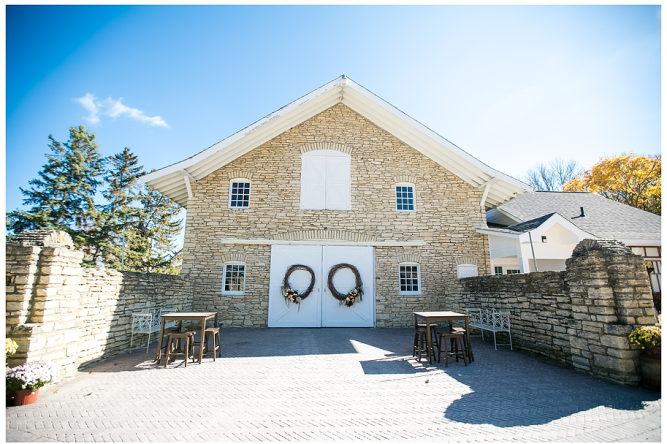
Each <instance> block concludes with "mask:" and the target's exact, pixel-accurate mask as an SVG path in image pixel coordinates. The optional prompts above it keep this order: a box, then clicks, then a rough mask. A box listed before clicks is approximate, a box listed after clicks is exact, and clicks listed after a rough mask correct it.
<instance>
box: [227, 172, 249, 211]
mask: <svg viewBox="0 0 667 444" xmlns="http://www.w3.org/2000/svg"><path fill="white" fill-rule="evenodd" d="M227 207H228V208H249V207H250V181H249V180H248V179H232V180H230V181H229V202H228V204H227Z"/></svg>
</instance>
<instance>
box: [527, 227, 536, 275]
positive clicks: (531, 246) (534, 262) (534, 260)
mask: <svg viewBox="0 0 667 444" xmlns="http://www.w3.org/2000/svg"><path fill="white" fill-rule="evenodd" d="M528 239H530V251H532V252H533V265H534V266H535V271H536V272H537V271H538V270H537V260H536V259H535V248H533V236H531V235H530V231H529V232H528Z"/></svg>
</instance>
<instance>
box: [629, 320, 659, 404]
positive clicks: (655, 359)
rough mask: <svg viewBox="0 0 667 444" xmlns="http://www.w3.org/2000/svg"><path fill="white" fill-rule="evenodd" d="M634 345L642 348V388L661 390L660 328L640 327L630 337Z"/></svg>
mask: <svg viewBox="0 0 667 444" xmlns="http://www.w3.org/2000/svg"><path fill="white" fill-rule="evenodd" d="M628 338H629V339H630V342H631V343H632V344H636V345H639V346H641V348H642V352H641V354H640V355H639V365H640V367H641V370H642V387H644V388H647V389H649V390H658V391H659V390H660V342H661V339H662V329H661V328H660V327H657V326H655V327H648V326H645V327H640V328H637V329H635V330H633V331H632V333H630V335H629V336H628Z"/></svg>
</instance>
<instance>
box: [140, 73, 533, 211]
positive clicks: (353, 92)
mask: <svg viewBox="0 0 667 444" xmlns="http://www.w3.org/2000/svg"><path fill="white" fill-rule="evenodd" d="M343 91H344V92H345V93H344V94H343ZM337 103H342V104H344V105H346V106H348V107H349V108H350V109H352V110H353V111H355V112H357V113H359V114H361V115H362V116H364V117H365V118H367V119H369V120H370V121H372V122H373V123H374V124H376V125H378V126H379V127H381V128H383V129H384V130H386V131H388V132H389V133H391V134H392V135H394V136H395V137H397V138H399V139H400V140H402V141H403V142H404V143H406V144H407V145H409V146H411V147H412V148H414V149H416V150H417V151H419V152H420V153H422V154H424V155H425V156H427V157H429V158H430V159H432V160H433V161H435V162H437V163H438V164H439V165H441V166H442V167H443V168H446V169H447V170H449V171H451V172H452V173H453V174H455V175H456V176H458V177H460V178H461V179H462V180H464V181H466V182H467V183H468V184H470V185H471V186H473V187H476V188H477V187H480V186H484V185H485V184H487V183H489V182H490V181H492V180H494V179H496V180H495V181H494V182H493V186H492V187H488V188H487V195H486V199H485V200H486V202H485V206H486V208H493V207H495V206H497V205H500V204H501V203H503V202H506V201H508V200H510V199H512V198H514V197H516V196H519V195H522V194H524V193H526V192H532V191H533V189H532V188H531V187H530V186H528V185H527V184H525V183H523V182H521V181H519V180H517V179H514V178H513V177H510V176H507V175H506V174H503V173H501V172H499V171H497V170H494V169H493V168H491V167H489V166H488V165H486V164H484V163H482V162H480V161H479V160H477V159H476V158H474V157H473V156H471V155H470V154H468V153H466V152H465V151H463V150H462V149H460V148H459V147H457V146H456V145H454V144H453V143H451V142H449V141H448V140H447V139H445V138H443V137H442V136H440V135H438V134H437V133H435V132H433V131H431V130H430V129H429V128H427V127H425V126H424V125H422V124H421V123H419V122H417V121H416V120H414V119H413V118H411V117H410V116H408V115H407V114H405V113H403V112H402V111H400V110H398V109H396V108H395V107H394V106H392V105H390V104H389V103H387V102H385V101H384V100H382V99H381V98H379V97H378V96H376V95H375V94H373V93H371V92H370V91H368V90H367V89H365V88H363V87H362V86H360V85H359V84H357V83H355V82H353V81H352V80H350V79H348V78H347V77H345V76H341V77H338V78H336V79H334V80H333V81H331V82H329V83H327V84H326V85H324V86H322V87H320V88H318V89H316V90H315V91H313V92H311V93H309V94H307V95H305V96H303V97H301V98H300V99H297V100H296V101H294V102H292V103H290V104H289V105H287V106H285V107H283V108H281V109H279V110H278V111H275V112H273V113H271V114H269V115H268V116H266V117H264V118H263V119H261V120H259V121H257V122H255V123H254V124H252V125H250V126H248V127H247V128H245V129H243V130H241V131H239V132H237V133H236V134H233V135H232V136H230V137H228V138H226V139H224V140H222V141H220V142H218V143H216V144H215V145H213V146H211V147H210V148H208V149H206V150H204V151H202V152H200V153H198V154H196V155H194V156H192V157H190V158H188V159H185V160H183V161H181V162H178V163H176V164H173V165H170V166H167V167H165V168H162V169H160V170H157V171H154V172H152V173H149V174H146V175H145V176H143V177H142V178H141V180H142V182H144V183H146V184H147V185H149V186H151V187H152V188H154V189H155V190H157V191H159V192H160V193H162V194H164V195H166V196H168V197H169V198H171V199H172V200H174V201H175V202H176V203H178V204H179V205H181V206H183V207H187V200H188V190H187V186H186V184H185V182H184V181H183V179H182V175H183V174H187V175H188V176H189V177H190V178H191V180H192V181H195V182H196V181H198V180H201V179H202V178H204V177H206V176H207V175H209V174H211V173H212V172H214V171H216V170H218V169H219V168H222V167H223V166H225V165H227V164H228V163H230V162H232V161H233V160H235V159H237V158H239V157H240V156H243V155H244V154H247V153H248V152H250V151H252V150H253V149H255V148H256V147H258V146H260V145H261V144H263V143H265V142H267V141H269V140H271V139H272V138H274V137H276V136H278V135H280V134H282V133H283V132H285V131H287V130H288V129H290V128H292V127H294V126H296V125H299V124H300V123H303V122H305V121H306V120H308V119H309V118H311V117H313V116H314V115H316V114H318V113H320V112H322V111H324V110H326V109H328V108H330V107H332V106H334V105H336V104H337Z"/></svg>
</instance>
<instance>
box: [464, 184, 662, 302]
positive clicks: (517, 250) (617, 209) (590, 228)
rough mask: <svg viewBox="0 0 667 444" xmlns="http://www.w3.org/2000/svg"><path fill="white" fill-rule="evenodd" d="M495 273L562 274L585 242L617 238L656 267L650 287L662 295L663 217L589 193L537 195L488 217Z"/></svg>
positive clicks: (483, 229)
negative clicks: (575, 248)
mask: <svg viewBox="0 0 667 444" xmlns="http://www.w3.org/2000/svg"><path fill="white" fill-rule="evenodd" d="M486 220H487V226H486V227H478V228H477V232H478V233H483V234H486V235H488V237H489V253H490V256H491V270H492V272H493V273H494V274H511V273H528V272H532V271H536V270H537V271H549V270H564V269H565V260H566V259H567V258H569V257H570V256H571V254H572V250H573V249H574V246H575V245H576V244H577V243H578V242H579V241H581V240H582V239H585V238H592V239H615V240H618V241H621V242H623V243H625V244H626V245H627V246H628V247H630V248H631V249H632V251H633V252H634V253H635V254H638V255H640V256H642V257H643V258H644V260H645V261H647V262H650V263H651V264H652V265H653V272H652V273H651V285H652V286H653V292H654V293H658V292H660V276H661V260H660V258H661V238H660V223H661V217H660V216H658V215H656V214H653V213H649V212H646V211H642V210H639V209H637V208H633V207H630V206H628V205H624V204H621V203H618V202H614V201H612V200H609V199H605V198H604V197H601V196H598V195H596V194H591V193H574V192H541V191H538V192H534V193H527V194H524V195H522V196H519V197H517V198H515V199H512V200H510V201H508V202H505V203H503V204H501V205H498V206H497V207H495V208H493V209H491V210H488V211H487V212H486Z"/></svg>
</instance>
